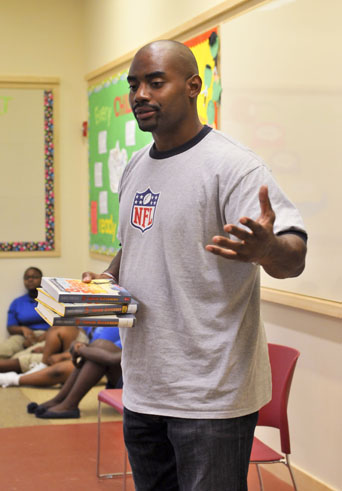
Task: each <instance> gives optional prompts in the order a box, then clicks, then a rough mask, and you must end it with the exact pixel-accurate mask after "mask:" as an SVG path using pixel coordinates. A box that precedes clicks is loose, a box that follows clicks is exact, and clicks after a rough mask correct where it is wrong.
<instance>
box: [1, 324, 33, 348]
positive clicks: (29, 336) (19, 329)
mask: <svg viewBox="0 0 342 491" xmlns="http://www.w3.org/2000/svg"><path fill="white" fill-rule="evenodd" d="M7 330H8V332H9V334H11V335H13V334H21V335H22V336H24V338H25V343H24V346H25V348H28V347H29V346H32V345H33V344H34V343H36V342H37V341H36V338H35V337H34V334H33V330H32V329H30V328H29V327H26V326H7Z"/></svg>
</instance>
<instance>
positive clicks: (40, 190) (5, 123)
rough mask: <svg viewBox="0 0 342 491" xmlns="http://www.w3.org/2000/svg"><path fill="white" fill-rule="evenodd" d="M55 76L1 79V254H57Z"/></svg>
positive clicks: (56, 99) (11, 255) (9, 255)
mask: <svg viewBox="0 0 342 491" xmlns="http://www.w3.org/2000/svg"><path fill="white" fill-rule="evenodd" d="M58 88H59V80H58V79H55V78H35V77H2V78H0V167H1V176H2V178H1V182H0V208H1V210H2V211H1V214H0V257H18V256H19V257H23V256H29V257H35V256H58V255H59V227H58V225H59V224H58V207H57V200H58V196H57V195H58V191H57V186H58V182H57V179H58V176H57V174H58V165H57V161H58V141H57V140H58V138H57V134H58Z"/></svg>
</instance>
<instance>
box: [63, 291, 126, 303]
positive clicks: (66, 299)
mask: <svg viewBox="0 0 342 491" xmlns="http://www.w3.org/2000/svg"><path fill="white" fill-rule="evenodd" d="M57 301H58V302H61V303H111V304H113V303H114V304H117V303H121V304H122V303H129V302H130V301H131V297H130V296H127V295H118V296H114V297H111V296H109V295H82V294H80V293H68V294H65V293H60V294H59V295H58V299H57Z"/></svg>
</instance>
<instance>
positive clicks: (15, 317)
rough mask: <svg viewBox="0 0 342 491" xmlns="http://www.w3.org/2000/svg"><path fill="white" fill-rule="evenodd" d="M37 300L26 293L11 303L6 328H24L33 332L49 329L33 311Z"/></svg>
mask: <svg viewBox="0 0 342 491" xmlns="http://www.w3.org/2000/svg"><path fill="white" fill-rule="evenodd" d="M36 305H37V300H36V299H35V298H31V297H30V296H29V294H28V293H26V294H25V295H23V296H22V297H18V298H16V299H15V300H13V302H12V303H11V305H10V307H9V309H8V313H7V327H11V326H26V327H29V328H30V329H33V330H39V329H40V330H43V331H46V330H47V329H49V327H50V326H49V324H48V323H47V322H45V321H43V319H42V318H41V317H40V315H39V314H38V313H37V312H36V311H35V307H36Z"/></svg>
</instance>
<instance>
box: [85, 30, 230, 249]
mask: <svg viewBox="0 0 342 491" xmlns="http://www.w3.org/2000/svg"><path fill="white" fill-rule="evenodd" d="M184 44H186V45H187V46H189V48H190V49H191V50H192V51H193V53H194V55H195V56H196V59H197V62H198V66H199V73H200V76H201V78H202V81H203V87H202V92H201V94H200V96H199V98H198V110H199V116H200V120H201V122H202V123H203V124H208V125H210V126H212V127H214V128H217V127H218V106H219V103H220V96H221V82H220V78H219V73H218V53H219V37H218V29H217V28H214V29H211V30H210V31H207V32H205V33H203V34H201V35H200V36H196V37H195V38H193V39H191V40H189V41H187V42H185V43H184ZM127 74H128V69H127V70H122V71H120V72H118V73H114V74H112V75H111V76H109V77H107V78H104V79H102V80H100V81H99V82H95V83H93V84H91V85H90V86H89V89H88V102H89V121H88V130H89V230H90V252H91V253H92V254H93V255H98V254H100V255H104V256H114V255H115V254H116V252H117V251H118V249H119V247H120V244H119V241H118V239H117V228H118V217H119V198H118V185H119V180H120V177H121V174H122V172H123V169H124V167H125V165H126V164H127V162H128V161H129V159H130V158H131V157H132V155H133V153H134V152H135V151H137V150H139V149H140V148H142V147H143V146H145V145H147V144H149V143H151V142H152V135H151V133H149V132H147V133H144V132H142V131H141V130H140V129H139V127H138V125H137V123H136V121H135V118H134V116H133V113H132V111H131V108H130V105H129V100H128V93H129V86H128V83H127V80H126V79H127Z"/></svg>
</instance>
